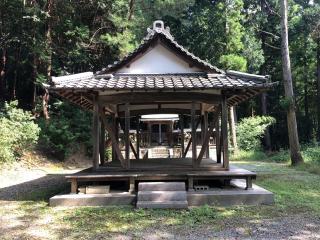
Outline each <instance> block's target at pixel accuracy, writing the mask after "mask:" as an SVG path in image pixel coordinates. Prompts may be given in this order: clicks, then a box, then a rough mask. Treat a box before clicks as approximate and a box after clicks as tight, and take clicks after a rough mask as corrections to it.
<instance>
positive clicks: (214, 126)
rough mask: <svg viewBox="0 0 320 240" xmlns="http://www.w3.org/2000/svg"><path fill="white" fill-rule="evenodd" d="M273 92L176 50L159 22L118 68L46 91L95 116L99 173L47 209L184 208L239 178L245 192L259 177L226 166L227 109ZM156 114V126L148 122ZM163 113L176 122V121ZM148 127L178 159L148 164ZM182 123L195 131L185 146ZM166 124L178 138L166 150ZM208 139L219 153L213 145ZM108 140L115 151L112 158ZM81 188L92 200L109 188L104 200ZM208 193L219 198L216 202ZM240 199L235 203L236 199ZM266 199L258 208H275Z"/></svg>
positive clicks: (81, 179)
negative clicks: (266, 204)
mask: <svg viewBox="0 0 320 240" xmlns="http://www.w3.org/2000/svg"><path fill="white" fill-rule="evenodd" d="M199 44H201V43H199ZM273 85H274V84H273V83H271V82H270V79H269V77H268V76H261V75H253V74H248V73H243V72H237V71H224V70H221V69H219V68H217V67H215V66H212V65H211V64H209V63H208V62H206V61H203V60H201V59H200V58H198V57H196V56H195V55H193V54H192V53H190V52H189V51H188V50H187V49H185V48H184V47H182V46H181V45H179V44H178V43H177V42H176V41H175V40H174V37H173V36H172V35H171V33H170V30H169V28H168V27H165V26H164V23H163V22H162V21H155V22H154V23H153V26H152V27H151V28H148V29H147V36H146V37H145V38H144V39H143V41H142V43H141V44H140V45H139V46H138V47H137V48H136V49H135V50H134V51H133V52H132V53H130V54H129V55H127V56H125V57H124V58H123V59H122V60H120V61H117V62H114V63H113V64H111V65H108V66H107V67H106V68H104V69H102V70H101V71H99V72H96V73H93V72H85V73H79V74H73V75H66V76H60V77H53V78H52V82H51V84H50V86H47V88H48V89H49V91H50V92H54V93H56V94H58V95H60V96H61V97H62V98H64V99H67V100H69V101H70V102H72V103H74V104H76V105H79V106H81V107H82V108H84V109H86V110H88V111H90V112H92V114H93V124H92V128H93V129H92V139H93V157H92V160H93V164H92V165H93V166H92V168H89V169H85V170H83V171H81V172H78V173H75V174H71V175H69V176H67V179H68V180H69V181H70V182H71V194H69V195H67V196H66V195H64V197H60V198H59V196H56V197H58V198H56V197H54V198H53V200H52V203H51V204H52V205H59V204H62V205H109V204H126V203H136V202H137V206H138V207H178V208H179V207H186V206H188V205H189V206H191V205H201V204H213V203H214V202H216V199H217V196H216V195H217V194H218V193H217V192H215V191H214V189H216V186H219V188H221V189H223V188H224V187H225V188H231V187H230V181H231V180H233V179H244V180H245V182H244V186H243V189H246V190H244V191H245V192H247V193H248V194H249V192H250V189H252V179H254V178H255V177H256V174H255V173H254V172H251V171H248V170H245V169H240V168H235V167H232V166H230V165H229V152H228V107H230V106H234V105H237V104H239V103H241V102H243V101H246V100H248V99H250V98H252V97H254V96H256V95H257V94H260V93H261V92H264V91H267V90H268V89H270V88H271V87H272V86H273ZM155 114H156V116H158V117H157V119H152V118H153V117H152V116H155ZM162 114H166V115H169V114H170V115H172V116H173V119H171V120H170V119H166V117H165V115H162ZM148 116H150V117H149V118H148ZM161 116H164V117H161ZM148 119H149V120H148ZM148 121H151V122H152V124H154V125H158V127H157V128H156V129H155V132H157V131H158V132H159V135H157V137H156V141H155V143H156V145H157V144H158V145H161V147H162V148H170V147H172V148H174V149H179V154H176V155H174V154H169V155H168V156H166V157H158V158H157V157H156V158H154V157H153V158H152V157H150V149H149V148H151V145H150V144H149V145H148V144H141V143H144V142H148V141H149V142H151V140H150V139H149V140H148V137H147V138H146V137H144V134H143V132H144V131H143V127H142V126H143V124H148ZM170 121H172V122H170ZM173 121H174V122H175V129H174V127H173V125H174V124H173ZM186 123H188V125H189V129H190V131H189V133H190V136H189V137H188V138H187V139H186V137H185V136H186V134H185V128H186ZM148 126H151V124H150V123H149V125H148ZM163 126H166V127H165V132H166V134H169V135H170V133H172V136H173V135H177V137H176V138H175V141H166V143H165V144H164V142H163V139H170V137H166V138H165V137H164V136H165V135H164V134H163V132H162V129H163ZM149 128H150V129H151V127H149ZM150 129H149V130H150ZM199 129H200V130H199ZM147 130H148V127H147V128H146V131H147ZM132 131H133V132H132ZM150 131H151V132H152V129H151V130H150ZM150 131H149V133H150ZM197 132H200V135H201V137H198V136H197ZM169 135H168V136H169ZM150 136H151V135H150ZM150 136H149V137H150ZM166 136H167V135H166ZM159 137H160V138H159ZM145 138H146V139H147V140H143V139H145ZM212 138H214V141H213V142H214V146H212V144H209V142H210V139H212ZM158 139H159V140H158ZM108 142H110V143H111V146H112V157H109V158H108V157H107V156H106V147H107V146H108V144H107V143H108ZM153 145H154V143H153ZM172 145H174V146H172ZM153 147H154V146H153ZM115 183H117V184H115ZM217 183H218V185H216V184H217ZM83 184H87V185H88V186H89V187H90V184H91V185H92V184H93V185H95V186H96V188H94V186H92V189H96V192H95V191H94V190H93V192H92V193H99V189H100V190H101V188H99V186H100V187H101V186H106V185H108V187H109V188H108V191H107V192H105V194H103V193H104V192H102V193H101V194H93V195H90V194H88V193H89V192H87V194H83V193H84V192H85V191H84V192H83V190H81V186H82V185H83ZM114 184H115V185H114ZM119 185H120V189H121V187H122V189H124V191H123V192H121V194H122V195H121V194H120V193H119V192H117V191H118V190H116V187H115V188H114V190H113V186H119ZM97 186H98V187H97ZM85 189H88V187H86V188H85ZM92 189H91V190H92ZM212 189H213V190H212ZM261 191H262V190H261ZM218 192H219V191H218ZM201 194H202V195H201ZM210 194H211V195H212V196H213V195H214V196H215V197H211V198H210V196H211V195H210ZM237 194H238V196H237ZM208 196H209V197H208ZM234 196H235V199H237V198H238V199H239V196H240V192H239V191H238V192H235V195H234ZM268 197H269V196H268ZM55 198H56V199H55ZM54 199H55V200H56V201H54ZM79 199H80V200H79ZM270 199H271V198H270V197H269V198H268V200H265V199H262V200H261V203H263V202H264V201H265V202H272V199H273V198H272V199H271V200H270ZM221 201H222V204H224V202H223V201H224V200H221ZM226 201H227V202H228V201H230V199H229V200H226ZM244 203H246V201H244Z"/></svg>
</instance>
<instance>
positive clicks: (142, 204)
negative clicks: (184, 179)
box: [137, 201, 188, 209]
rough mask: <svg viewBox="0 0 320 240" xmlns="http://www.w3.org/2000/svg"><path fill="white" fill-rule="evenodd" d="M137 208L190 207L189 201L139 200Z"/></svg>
mask: <svg viewBox="0 0 320 240" xmlns="http://www.w3.org/2000/svg"><path fill="white" fill-rule="evenodd" d="M137 208H169V209H184V208H188V201H138V202H137Z"/></svg>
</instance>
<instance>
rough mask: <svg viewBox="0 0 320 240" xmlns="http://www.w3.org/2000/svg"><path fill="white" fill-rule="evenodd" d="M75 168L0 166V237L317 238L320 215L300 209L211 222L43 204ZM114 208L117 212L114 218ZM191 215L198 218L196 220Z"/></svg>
mask: <svg viewBox="0 0 320 240" xmlns="http://www.w3.org/2000/svg"><path fill="white" fill-rule="evenodd" d="M80 169H81V168H79V166H74V165H72V162H71V164H69V165H66V164H64V165H61V164H57V163H55V164H51V163H48V164H42V165H41V166H40V165H39V164H32V165H28V163H23V164H21V163H20V164H16V165H12V166H10V167H7V168H2V170H1V171H0V239H19V240H20V239H301V240H304V239H320V218H319V217H318V216H317V215H314V214H312V213H310V212H304V211H298V212H295V213H293V214H284V215H282V216H279V215H278V216H277V214H276V215H268V214H265V215H263V214H260V215H259V217H250V216H249V217H248V216H241V214H240V215H237V216H236V217H228V216H227V213H228V212H232V211H234V210H230V209H226V210H223V211H225V213H226V214H225V215H226V217H225V218H217V219H216V220H215V219H210V216H209V215H208V216H206V214H205V213H201V214H200V215H199V216H198V215H192V214H191V215H190V214H189V213H188V212H179V211H175V212H170V210H166V211H167V212H165V211H163V210H162V211H160V212H157V211H150V212H148V210H146V211H143V212H140V211H136V210H134V209H133V208H127V209H120V208H119V211H118V210H117V209H114V208H110V210H109V209H108V208H83V209H82V208H77V209H74V208H51V207H49V206H48V198H49V197H50V196H52V195H54V194H56V193H58V192H60V191H61V190H66V189H68V187H69V186H68V184H66V182H65V179H64V176H65V174H69V173H72V172H75V171H79V170H80ZM292 201H294V199H292ZM269 209H272V207H271V208H270V206H269ZM279 209H280V208H279ZM259 211H260V210H259ZM263 211H265V212H267V211H268V208H265V209H263ZM117 212H119V216H115V215H117ZM180 213H181V214H186V216H188V217H190V219H191V218H194V219H191V220H192V221H193V224H191V225H190V224H185V223H184V222H183V223H182V224H181V223H177V222H175V220H176V219H181V218H180V217H179V214H180ZM139 214H140V215H139ZM203 216H204V218H202V217H203ZM197 217H201V219H202V220H201V219H200V220H199V223H197V219H196V218H197ZM108 219H109V221H108ZM104 220H105V221H106V222H105V223H103V224H102V225H101V221H104ZM95 221H96V223H95ZM133 221H136V222H133ZM182 221H184V220H182Z"/></svg>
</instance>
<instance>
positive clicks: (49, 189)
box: [0, 174, 70, 201]
mask: <svg viewBox="0 0 320 240" xmlns="http://www.w3.org/2000/svg"><path fill="white" fill-rule="evenodd" d="M69 189H70V187H69V184H68V183H67V182H66V180H65V175H64V174H47V175H45V176H43V177H40V178H37V179H33V180H31V181H26V182H23V183H20V184H16V185H12V186H9V187H4V188H1V189H0V201H1V200H3V201H39V200H40V201H41V200H44V201H48V199H49V198H50V197H52V196H54V195H55V194H58V193H61V192H68V190H69ZM69 191H70V190H69Z"/></svg>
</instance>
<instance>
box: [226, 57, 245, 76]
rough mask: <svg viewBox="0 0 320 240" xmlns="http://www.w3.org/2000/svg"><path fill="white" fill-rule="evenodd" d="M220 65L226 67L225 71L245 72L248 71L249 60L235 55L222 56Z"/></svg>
mask: <svg viewBox="0 0 320 240" xmlns="http://www.w3.org/2000/svg"><path fill="white" fill-rule="evenodd" d="M220 64H221V65H222V66H224V68H225V69H230V70H237V71H243V72H244V71H246V70H247V60H246V59H245V58H244V57H241V56H238V55H235V54H228V55H223V56H221V58H220Z"/></svg>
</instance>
